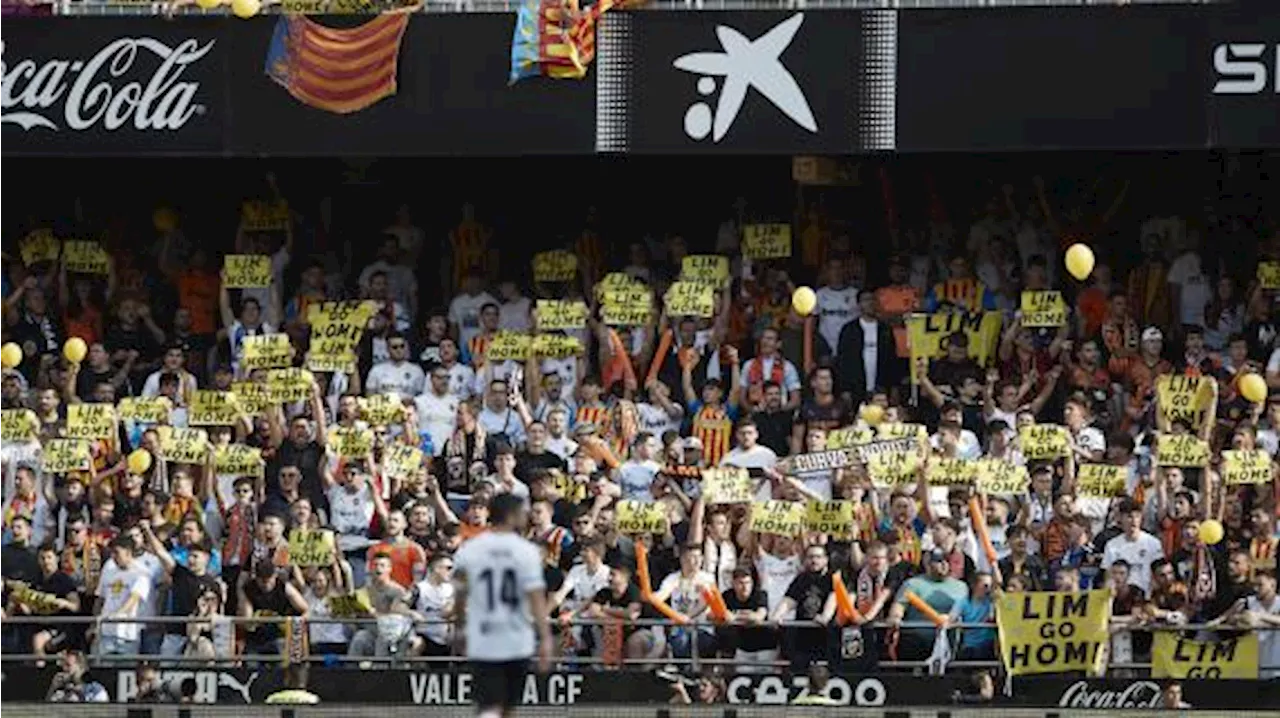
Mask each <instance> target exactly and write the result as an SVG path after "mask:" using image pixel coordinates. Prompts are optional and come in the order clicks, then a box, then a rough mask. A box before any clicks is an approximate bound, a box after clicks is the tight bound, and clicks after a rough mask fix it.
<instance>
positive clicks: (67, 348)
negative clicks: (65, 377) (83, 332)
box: [62, 337, 89, 364]
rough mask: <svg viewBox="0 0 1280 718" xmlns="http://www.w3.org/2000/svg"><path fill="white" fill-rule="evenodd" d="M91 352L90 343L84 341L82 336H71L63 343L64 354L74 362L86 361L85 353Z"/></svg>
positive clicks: (68, 359)
mask: <svg viewBox="0 0 1280 718" xmlns="http://www.w3.org/2000/svg"><path fill="white" fill-rule="evenodd" d="M88 353H89V345H88V344H85V343H84V340H83V339H81V338H80V337H71V338H70V339H68V340H67V343H66V344H63V345H62V356H64V357H66V358H67V361H69V362H71V363H72V364H79V363H80V362H82V361H84V355H85V354H88Z"/></svg>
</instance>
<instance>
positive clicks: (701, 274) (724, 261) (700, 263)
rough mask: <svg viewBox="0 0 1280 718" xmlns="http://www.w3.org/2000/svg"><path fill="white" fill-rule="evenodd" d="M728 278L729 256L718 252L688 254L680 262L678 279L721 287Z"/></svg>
mask: <svg viewBox="0 0 1280 718" xmlns="http://www.w3.org/2000/svg"><path fill="white" fill-rule="evenodd" d="M728 279H729V258H728V257H721V256H720V255H718V254H690V255H689V256H687V257H685V258H684V260H683V261H682V262H681V263H680V280H681V281H684V282H696V283H698V284H706V285H709V286H712V287H722V286H724V284H725V282H726V281H728Z"/></svg>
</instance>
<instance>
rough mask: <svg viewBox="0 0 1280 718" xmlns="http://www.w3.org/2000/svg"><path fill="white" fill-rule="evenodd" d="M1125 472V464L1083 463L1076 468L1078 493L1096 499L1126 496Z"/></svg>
mask: <svg viewBox="0 0 1280 718" xmlns="http://www.w3.org/2000/svg"><path fill="white" fill-rule="evenodd" d="M1125 472H1126V469H1125V467H1123V466H1112V465H1110V464H1081V465H1080V466H1079V467H1078V468H1077V469H1076V493H1078V494H1080V495H1081V496H1086V497H1089V498H1094V499H1112V498H1117V497H1120V496H1124V495H1125V493H1127V492H1126V491H1125V478H1126V477H1125Z"/></svg>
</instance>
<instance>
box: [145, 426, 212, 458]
mask: <svg viewBox="0 0 1280 718" xmlns="http://www.w3.org/2000/svg"><path fill="white" fill-rule="evenodd" d="M156 431H157V432H158V433H159V434H160V453H161V454H162V455H163V456H164V458H165V460H167V461H170V462H173V463H178V464H203V463H204V462H205V459H206V458H208V456H209V449H210V445H209V434H208V432H206V431H205V430H204V429H175V428H173V427H172V426H162V427H158V428H157V429H156Z"/></svg>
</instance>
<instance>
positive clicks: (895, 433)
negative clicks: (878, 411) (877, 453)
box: [876, 422, 929, 446]
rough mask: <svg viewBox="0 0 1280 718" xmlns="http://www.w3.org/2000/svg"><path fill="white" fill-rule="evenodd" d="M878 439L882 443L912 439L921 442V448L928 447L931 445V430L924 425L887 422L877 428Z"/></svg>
mask: <svg viewBox="0 0 1280 718" xmlns="http://www.w3.org/2000/svg"><path fill="white" fill-rule="evenodd" d="M876 439H877V440H880V441H885V440H892V439H912V440H915V441H918V442H920V446H927V445H928V444H929V429H928V427H926V426H925V425H924V424H904V423H901V422H885V423H883V424H881V425H880V426H877V427H876Z"/></svg>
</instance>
